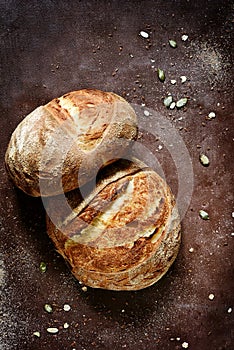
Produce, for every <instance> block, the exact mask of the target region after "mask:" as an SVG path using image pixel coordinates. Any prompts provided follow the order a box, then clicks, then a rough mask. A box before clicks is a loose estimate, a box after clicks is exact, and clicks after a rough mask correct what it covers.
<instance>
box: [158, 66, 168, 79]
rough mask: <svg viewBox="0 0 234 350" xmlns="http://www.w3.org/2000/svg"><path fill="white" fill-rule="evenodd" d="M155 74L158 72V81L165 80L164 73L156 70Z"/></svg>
mask: <svg viewBox="0 0 234 350" xmlns="http://www.w3.org/2000/svg"><path fill="white" fill-rule="evenodd" d="M157 72H158V78H159V80H161V81H162V82H163V81H164V80H165V78H166V77H165V73H164V71H163V70H162V69H160V68H158V70H157Z"/></svg>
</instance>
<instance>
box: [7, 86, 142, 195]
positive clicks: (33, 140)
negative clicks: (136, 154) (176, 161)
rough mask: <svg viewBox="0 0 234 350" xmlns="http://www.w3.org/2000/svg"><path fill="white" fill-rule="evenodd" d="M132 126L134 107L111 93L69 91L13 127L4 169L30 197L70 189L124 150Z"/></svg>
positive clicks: (131, 136) (134, 127) (131, 135)
mask: <svg viewBox="0 0 234 350" xmlns="http://www.w3.org/2000/svg"><path fill="white" fill-rule="evenodd" d="M136 124H137V120H136V114H135V112H134V110H133V108H132V107H131V106H130V104H129V103H128V102H127V101H125V100H124V99H123V98H122V97H120V96H118V95H116V94H114V93H111V92H103V91H100V90H79V91H74V92H70V93H68V94H66V95H64V96H62V97H60V98H56V99H54V100H52V101H51V102H49V103H48V104H46V105H45V106H40V107H38V108H36V109H35V110H34V111H33V112H32V113H30V114H29V115H28V116H27V117H25V118H24V120H23V121H22V122H21V123H20V124H19V125H18V126H17V128H16V129H15V131H14V132H13V134H12V137H11V139H10V142H9V145H8V149H7V152H6V156H5V161H6V168H7V170H8V172H9V174H10V176H11V178H12V180H13V182H14V183H15V185H16V186H18V187H19V188H20V189H21V190H23V191H24V192H26V193H27V194H29V195H32V196H40V195H41V196H51V195H57V194H59V193H63V192H67V191H71V190H73V189H75V188H78V187H79V186H82V185H83V184H85V183H86V182H88V181H90V179H91V178H92V177H94V176H95V175H96V169H99V168H100V166H102V165H104V164H105V163H109V162H111V161H112V160H113V159H115V158H121V157H122V156H123V155H125V154H126V153H127V151H128V149H129V148H130V146H131V141H132V140H134V139H135V138H136V135H137V125H136Z"/></svg>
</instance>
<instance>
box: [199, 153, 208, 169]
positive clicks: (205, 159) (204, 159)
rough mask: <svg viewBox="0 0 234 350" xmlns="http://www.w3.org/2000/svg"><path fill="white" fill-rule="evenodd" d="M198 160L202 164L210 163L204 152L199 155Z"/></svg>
mask: <svg viewBox="0 0 234 350" xmlns="http://www.w3.org/2000/svg"><path fill="white" fill-rule="evenodd" d="M200 162H201V164H202V165H204V166H208V165H209V164H210V161H209V158H208V157H207V156H206V155H205V154H201V155H200Z"/></svg>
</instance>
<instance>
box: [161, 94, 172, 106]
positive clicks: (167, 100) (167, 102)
mask: <svg viewBox="0 0 234 350" xmlns="http://www.w3.org/2000/svg"><path fill="white" fill-rule="evenodd" d="M172 101H173V99H172V96H171V95H169V96H167V97H165V98H164V100H163V104H164V106H166V107H167V108H168V107H170V105H171V103H172Z"/></svg>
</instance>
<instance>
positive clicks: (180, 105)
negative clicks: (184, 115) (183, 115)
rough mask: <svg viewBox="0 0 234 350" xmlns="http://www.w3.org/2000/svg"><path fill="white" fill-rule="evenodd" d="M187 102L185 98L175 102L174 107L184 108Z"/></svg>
mask: <svg viewBox="0 0 234 350" xmlns="http://www.w3.org/2000/svg"><path fill="white" fill-rule="evenodd" d="M187 102H188V99H187V97H184V98H181V99H180V100H179V101H177V102H176V107H177V108H181V107H184V106H185V105H186V103H187Z"/></svg>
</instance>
